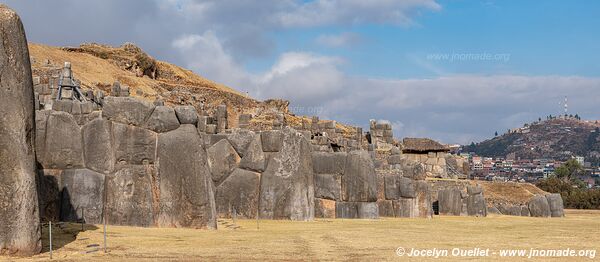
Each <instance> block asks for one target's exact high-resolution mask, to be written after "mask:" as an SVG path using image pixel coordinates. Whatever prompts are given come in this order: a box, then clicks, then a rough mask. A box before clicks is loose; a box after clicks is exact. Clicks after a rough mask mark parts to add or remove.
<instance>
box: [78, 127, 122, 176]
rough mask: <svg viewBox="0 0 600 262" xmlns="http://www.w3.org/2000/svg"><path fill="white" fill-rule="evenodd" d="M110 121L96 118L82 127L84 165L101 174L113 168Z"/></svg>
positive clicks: (112, 141)
mask: <svg viewBox="0 0 600 262" xmlns="http://www.w3.org/2000/svg"><path fill="white" fill-rule="evenodd" d="M114 143H115V142H114V139H113V136H112V122H111V121H108V120H104V119H96V120H94V121H92V122H89V123H88V124H86V125H85V126H84V127H83V155H84V158H85V164H86V167H87V168H89V169H92V170H94V171H96V172H100V173H103V174H109V173H111V172H112V171H113V170H114V168H115V162H116V160H115V154H114Z"/></svg>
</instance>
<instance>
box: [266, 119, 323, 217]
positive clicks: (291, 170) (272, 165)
mask: <svg viewBox="0 0 600 262" xmlns="http://www.w3.org/2000/svg"><path fill="white" fill-rule="evenodd" d="M280 132H282V136H283V137H282V146H281V150H280V151H279V152H277V153H272V155H271V157H270V158H269V161H268V164H267V169H266V170H265V172H264V173H263V174H262V176H261V186H260V190H261V192H260V205H259V206H260V217H261V218H266V219H291V220H305V221H306V220H312V219H313V218H314V181H313V179H314V177H313V167H312V158H311V150H312V147H311V145H310V142H308V140H307V139H306V138H304V136H302V134H300V133H298V132H296V131H295V130H293V129H290V128H284V130H282V131H280ZM263 138H264V137H263ZM263 142H264V140H263ZM263 147H264V143H263Z"/></svg>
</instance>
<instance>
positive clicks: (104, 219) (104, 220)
mask: <svg viewBox="0 0 600 262" xmlns="http://www.w3.org/2000/svg"><path fill="white" fill-rule="evenodd" d="M102 220H103V222H104V253H106V217H104V218H102Z"/></svg>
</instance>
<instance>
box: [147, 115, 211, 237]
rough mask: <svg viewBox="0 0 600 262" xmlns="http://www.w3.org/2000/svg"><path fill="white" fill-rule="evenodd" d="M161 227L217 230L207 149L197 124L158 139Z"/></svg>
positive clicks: (159, 219) (159, 221)
mask: <svg viewBox="0 0 600 262" xmlns="http://www.w3.org/2000/svg"><path fill="white" fill-rule="evenodd" d="M157 150H158V162H159V165H158V166H159V169H158V172H159V175H160V187H159V189H160V211H159V217H158V225H159V226H161V227H170V226H175V227H194V228H212V229H216V228H217V220H216V217H217V214H216V213H217V211H216V207H215V201H214V193H213V190H212V189H213V187H214V186H213V184H212V181H211V176H210V172H209V168H208V163H207V160H206V159H207V156H206V150H205V149H204V148H203V147H202V141H201V139H200V136H199V135H198V132H197V131H196V128H195V127H194V126H193V125H181V127H179V128H178V129H176V130H173V131H170V132H167V133H161V134H160V135H159V136H158V149H157Z"/></svg>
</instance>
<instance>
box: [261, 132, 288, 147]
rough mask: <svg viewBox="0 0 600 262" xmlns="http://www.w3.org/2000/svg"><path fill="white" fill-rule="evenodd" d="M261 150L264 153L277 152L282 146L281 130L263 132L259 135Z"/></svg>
mask: <svg viewBox="0 0 600 262" xmlns="http://www.w3.org/2000/svg"><path fill="white" fill-rule="evenodd" d="M260 138H261V141H262V148H263V151H265V152H278V151H279V150H281V147H282V144H283V133H282V131H281V130H270V131H263V132H261V133H260Z"/></svg>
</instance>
